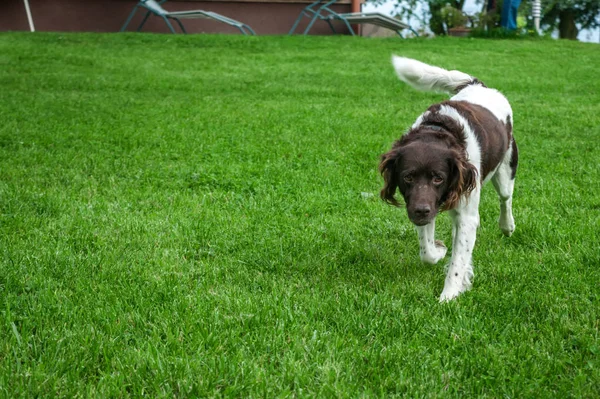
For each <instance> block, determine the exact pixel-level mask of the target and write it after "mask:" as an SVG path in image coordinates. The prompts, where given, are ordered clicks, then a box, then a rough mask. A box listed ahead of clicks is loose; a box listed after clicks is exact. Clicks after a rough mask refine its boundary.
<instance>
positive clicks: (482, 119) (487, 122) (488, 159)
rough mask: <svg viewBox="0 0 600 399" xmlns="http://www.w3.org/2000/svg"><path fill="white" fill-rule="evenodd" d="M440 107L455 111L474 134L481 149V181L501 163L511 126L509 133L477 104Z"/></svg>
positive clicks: (490, 113) (496, 119) (485, 109)
mask: <svg viewBox="0 0 600 399" xmlns="http://www.w3.org/2000/svg"><path fill="white" fill-rule="evenodd" d="M441 105H447V106H449V107H452V108H454V109H455V110H457V111H458V113H459V114H460V115H461V116H462V117H463V118H465V119H466V120H467V122H468V123H469V126H470V127H471V129H472V130H473V133H475V137H476V138H477V142H478V143H479V147H480V149H481V176H480V178H481V180H482V181H483V180H484V179H485V177H486V176H487V175H488V174H490V173H491V172H492V171H493V170H494V169H496V167H497V166H498V165H499V164H500V162H502V159H503V158H504V154H505V153H506V151H507V150H508V146H509V144H510V136H511V132H512V125H511V128H510V130H511V132H509V131H508V129H507V126H506V125H505V124H504V123H503V122H502V121H500V120H498V118H496V116H495V115H494V114H493V113H492V112H491V111H489V110H488V109H487V108H484V107H482V106H480V105H477V104H472V103H469V102H466V101H444V102H442V103H441Z"/></svg>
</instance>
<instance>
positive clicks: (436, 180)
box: [433, 176, 444, 184]
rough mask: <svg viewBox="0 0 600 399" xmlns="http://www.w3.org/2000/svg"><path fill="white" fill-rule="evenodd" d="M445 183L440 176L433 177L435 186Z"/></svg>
mask: <svg viewBox="0 0 600 399" xmlns="http://www.w3.org/2000/svg"><path fill="white" fill-rule="evenodd" d="M443 182H444V179H443V178H441V177H440V176H434V177H433V184H442V183H443Z"/></svg>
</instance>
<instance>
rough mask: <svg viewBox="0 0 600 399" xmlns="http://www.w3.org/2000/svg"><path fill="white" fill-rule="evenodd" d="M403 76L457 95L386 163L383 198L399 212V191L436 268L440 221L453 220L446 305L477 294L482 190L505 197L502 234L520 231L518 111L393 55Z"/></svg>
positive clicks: (494, 95) (457, 77)
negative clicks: (475, 259)
mask: <svg viewBox="0 0 600 399" xmlns="http://www.w3.org/2000/svg"><path fill="white" fill-rule="evenodd" d="M392 63H393V65H394V68H395V70H396V73H397V74H398V77H399V78H400V79H401V80H402V81H404V82H405V83H407V84H409V85H410V86H412V87H414V88H416V89H419V90H428V91H441V92H446V93H449V94H454V95H453V96H452V97H451V98H450V100H449V101H443V102H441V103H439V104H435V105H432V106H431V107H429V109H428V110H427V111H425V112H424V113H423V114H421V115H420V116H419V117H418V118H417V120H416V122H415V123H414V124H413V125H412V127H411V128H410V129H409V131H408V132H407V133H406V134H404V135H403V136H402V137H401V138H400V139H399V140H398V141H396V142H395V143H394V144H393V146H392V149H391V150H390V151H389V152H387V153H386V154H384V155H382V157H381V164H380V165H379V169H380V171H381V173H382V175H383V178H384V180H385V185H384V187H383V189H382V190H381V197H382V198H383V199H384V200H385V201H387V202H389V203H390V204H393V205H396V206H399V205H400V204H399V203H398V201H397V200H396V198H395V194H396V190H399V191H400V193H401V194H402V197H403V198H404V202H405V204H406V210H407V212H408V217H409V219H410V220H411V221H412V222H413V223H414V224H415V225H416V227H417V232H418V235H419V245H420V255H421V260H422V261H423V262H426V263H430V264H435V263H437V262H438V261H440V260H441V259H443V258H444V256H445V255H446V246H445V245H444V244H443V243H442V242H441V241H439V240H435V238H434V234H435V217H436V215H437V214H438V213H439V212H441V211H449V214H450V216H451V218H452V257H451V259H450V264H449V267H448V273H447V276H446V281H445V284H444V289H443V291H442V294H441V296H440V301H441V302H443V301H447V300H451V299H453V298H455V297H457V296H458V295H459V294H460V293H462V292H464V291H466V290H468V289H470V288H471V280H472V278H473V265H472V253H473V247H474V245H475V238H476V233H477V227H478V226H479V210H478V208H479V199H480V192H481V187H482V186H483V184H484V183H486V182H487V181H489V180H491V181H492V184H493V185H494V188H495V189H496V192H497V193H498V196H499V197H500V220H499V225H500V229H501V230H502V232H503V233H504V234H505V235H506V236H510V235H511V234H512V233H513V231H514V230H515V222H514V219H513V215H512V195H513V188H514V185H515V174H516V171H517V162H518V152H517V145H516V143H515V140H514V137H513V134H512V132H513V129H512V121H513V118H512V109H511V107H510V104H509V103H508V100H507V99H506V98H505V97H504V96H503V95H502V94H501V93H500V92H498V91H497V90H494V89H490V88H487V87H486V86H485V85H484V84H483V83H482V82H480V81H479V80H477V79H476V78H474V77H472V76H469V75H467V74H465V73H462V72H459V71H447V70H445V69H441V68H438V67H435V66H430V65H427V64H424V63H422V62H419V61H416V60H411V59H408V58H403V57H396V56H394V57H393V59H392Z"/></svg>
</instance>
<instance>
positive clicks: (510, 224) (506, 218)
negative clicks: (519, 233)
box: [498, 210, 515, 237]
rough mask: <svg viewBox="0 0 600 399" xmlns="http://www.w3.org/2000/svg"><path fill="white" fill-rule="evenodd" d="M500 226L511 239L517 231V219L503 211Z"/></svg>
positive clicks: (499, 220)
mask: <svg viewBox="0 0 600 399" xmlns="http://www.w3.org/2000/svg"><path fill="white" fill-rule="evenodd" d="M498 226H499V227H500V230H502V233H503V234H504V235H505V236H507V237H510V236H511V235H512V233H514V231H515V219H514V218H513V216H512V213H510V212H506V211H502V210H501V211H500V218H499V219H498Z"/></svg>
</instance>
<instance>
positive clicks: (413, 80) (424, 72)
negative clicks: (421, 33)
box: [392, 55, 476, 94]
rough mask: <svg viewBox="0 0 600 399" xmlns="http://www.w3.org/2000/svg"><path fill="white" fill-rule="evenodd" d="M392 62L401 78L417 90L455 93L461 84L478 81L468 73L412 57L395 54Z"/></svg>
mask: <svg viewBox="0 0 600 399" xmlns="http://www.w3.org/2000/svg"><path fill="white" fill-rule="evenodd" d="M392 64H393V65H394V69H395V70H396V73H397V74H398V77H399V78H400V80H402V81H403V82H405V83H407V84H409V85H410V86H412V87H414V88H415V89H417V90H424V91H441V92H444V93H448V94H455V93H456V92H457V89H458V88H460V87H461V86H465V85H468V84H470V83H474V82H476V79H475V78H474V77H472V76H469V75H467V74H466V73H463V72H460V71H447V70H445V69H442V68H438V67H436V66H432V65H427V64H424V63H422V62H420V61H417V60H412V59H410V58H404V57H398V56H395V55H394V56H392Z"/></svg>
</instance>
